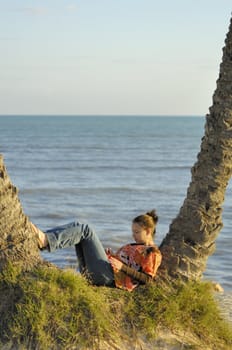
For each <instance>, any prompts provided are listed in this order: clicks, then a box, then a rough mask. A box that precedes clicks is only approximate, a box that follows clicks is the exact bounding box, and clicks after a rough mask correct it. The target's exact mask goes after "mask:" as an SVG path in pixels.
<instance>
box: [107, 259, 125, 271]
mask: <svg viewBox="0 0 232 350" xmlns="http://www.w3.org/2000/svg"><path fill="white" fill-rule="evenodd" d="M109 261H110V263H111V265H112V267H113V268H114V269H116V270H118V271H120V270H121V269H122V266H123V263H122V262H121V261H120V260H118V259H117V258H114V257H113V256H109Z"/></svg>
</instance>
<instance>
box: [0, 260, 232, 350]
mask: <svg viewBox="0 0 232 350" xmlns="http://www.w3.org/2000/svg"><path fill="white" fill-rule="evenodd" d="M211 290H212V288H211V285H210V283H196V282H195V283H188V284H185V285H183V284H181V283H176V284H175V285H174V286H172V287H170V286H169V287H167V286H165V287H161V286H158V285H156V284H150V285H148V286H143V287H140V288H137V289H136V290H135V291H134V292H133V293H129V292H125V291H121V290H118V289H112V288H105V287H93V286H90V285H88V283H87V281H86V280H85V279H84V278H83V277H81V276H80V275H79V274H77V273H75V272H74V271H73V270H59V269H57V268H53V267H48V266H42V267H39V268H37V269H35V270H34V271H32V272H30V273H24V274H22V273H20V271H18V270H17V269H15V268H13V267H12V266H9V267H8V268H7V269H6V270H4V272H2V273H1V274H0V295H1V297H2V301H3V302H2V303H1V306H0V312H1V319H0V329H1V335H0V341H1V343H2V344H4V343H7V342H11V343H12V344H13V346H15V348H19V346H21V345H23V346H24V347H25V349H41V350H43V349H70V348H72V349H77V348H78V349H80V348H81V347H83V348H91V349H95V348H98V346H99V344H100V343H101V341H104V342H109V343H110V342H111V341H113V342H114V341H115V342H117V341H118V340H120V339H122V337H124V336H127V337H128V336H131V337H133V335H134V334H136V335H139V334H141V335H142V336H145V337H147V338H150V339H155V338H156V336H157V334H158V333H159V330H160V329H168V330H170V331H172V332H173V333H181V332H182V333H186V332H189V333H191V334H193V335H194V336H195V337H197V339H198V340H199V341H200V342H201V343H202V344H205V345H207V346H211V348H212V349H229V348H232V330H231V327H230V325H229V324H228V323H226V322H225V321H224V320H223V319H222V318H221V316H220V310H219V308H218V306H217V303H216V302H215V300H214V297H213V294H212V291H211ZM4 295H5V297H3V296H4Z"/></svg>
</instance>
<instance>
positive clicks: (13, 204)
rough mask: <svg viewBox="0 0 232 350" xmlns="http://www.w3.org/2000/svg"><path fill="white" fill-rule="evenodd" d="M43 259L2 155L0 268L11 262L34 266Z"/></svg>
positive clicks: (0, 157)
mask: <svg viewBox="0 0 232 350" xmlns="http://www.w3.org/2000/svg"><path fill="white" fill-rule="evenodd" d="M40 261H41V258H40V254H39V250H38V247H37V241H36V237H35V234H34V233H33V231H32V230H31V227H30V221H29V219H28V218H27V216H26V215H25V214H24V213H23V210H22V207H21V204H20V201H19V199H18V194H17V189H16V187H14V186H13V185H12V184H11V181H10V179H9V177H8V175H7V172H6V169H5V167H4V164H3V159H2V156H1V155H0V271H2V269H3V268H4V266H5V265H6V264H8V263H9V262H11V263H12V264H13V265H16V266H18V267H19V268H21V269H22V270H30V269H31V268H32V267H34V266H35V265H36V264H38V262H40Z"/></svg>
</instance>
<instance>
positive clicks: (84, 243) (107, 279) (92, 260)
mask: <svg viewBox="0 0 232 350" xmlns="http://www.w3.org/2000/svg"><path fill="white" fill-rule="evenodd" d="M46 235H47V239H48V249H49V250H50V251H51V252H52V251H54V250H56V249H62V248H67V247H71V246H75V248H76V253H77V255H78V253H79V254H80V263H81V270H82V271H83V269H84V270H86V272H87V275H88V278H89V279H90V280H91V282H92V283H93V284H95V285H113V284H114V274H113V270H112V267H111V265H110V263H109V261H108V259H107V256H106V253H105V250H104V248H103V246H102V244H101V242H100V240H99V238H98V236H97V235H96V234H95V232H94V231H93V230H92V229H91V228H90V227H89V226H88V225H86V224H81V223H79V222H72V223H70V224H68V225H64V226H58V227H55V228H54V229H51V230H48V231H46Z"/></svg>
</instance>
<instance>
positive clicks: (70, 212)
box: [0, 116, 232, 290]
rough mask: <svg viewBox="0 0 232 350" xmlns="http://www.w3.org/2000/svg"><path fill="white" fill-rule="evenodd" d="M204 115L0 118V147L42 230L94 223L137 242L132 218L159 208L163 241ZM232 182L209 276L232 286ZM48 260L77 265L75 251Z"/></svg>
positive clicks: (102, 232)
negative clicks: (71, 222) (76, 222)
mask: <svg viewBox="0 0 232 350" xmlns="http://www.w3.org/2000/svg"><path fill="white" fill-rule="evenodd" d="M204 123H205V119H204V117H189V116H186V117H174V116H170V117H145V116H118V117H116V116H114V117H112V116H78V117H74V116H8V117H7V116H1V117H0V130H1V137H0V153H1V154H3V156H4V160H5V165H6V167H7V170H8V174H9V176H10V178H11V180H12V182H13V183H14V184H15V185H16V186H17V187H18V189H19V197H20V201H21V203H22V205H23V208H24V212H25V213H26V214H27V215H28V216H29V217H30V219H31V220H32V221H33V222H34V223H35V224H36V225H38V226H39V227H40V228H41V229H42V230H46V229H48V228H51V227H54V226H57V225H61V224H64V223H68V222H70V221H73V220H79V221H81V222H87V223H89V224H90V225H91V226H92V227H93V228H94V229H95V231H96V232H97V233H98V235H99V237H100V239H101V241H102V242H103V245H104V246H106V247H111V248H112V249H117V248H119V247H120V246H121V245H123V244H125V243H127V242H129V241H131V240H132V238H131V220H132V219H133V217H135V216H136V215H139V214H141V213H144V212H145V211H148V210H150V209H153V208H155V209H156V210H157V213H158V215H159V223H158V227H157V235H156V243H157V244H159V243H161V241H162V239H163V238H164V237H165V235H166V233H167V232H168V230H169V225H170V223H171V221H172V220H173V219H174V218H175V217H176V215H177V214H178V212H179V209H180V207H181V205H182V204H183V201H184V198H185V196H186V191H187V187H188V185H189V182H190V179H191V171H190V170H191V167H192V166H193V164H194V163H195V162H196V160H197V154H198V152H199V151H200V143H201V138H202V136H203V135H204ZM231 193H232V190H231V185H230V184H229V186H228V189H227V193H226V200H225V204H224V212H223V222H224V228H223V229H222V231H221V232H220V235H219V236H218V238H217V246H216V252H215V253H214V255H213V256H211V257H210V258H209V259H208V262H207V269H206V272H205V274H204V276H205V278H207V279H212V280H214V281H217V282H218V283H220V284H221V285H222V286H223V288H224V289H226V290H232V278H231V270H232V259H231V249H232V240H231V232H230V230H231V227H232V218H231V206H232V201H231V198H232V196H231ZM43 255H44V258H45V259H48V260H50V261H52V262H53V263H55V264H57V265H58V266H61V267H65V266H70V264H71V265H72V266H75V264H76V257H75V253H74V249H71V248H70V249H65V250H61V251H58V252H55V253H53V254H49V253H43Z"/></svg>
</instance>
